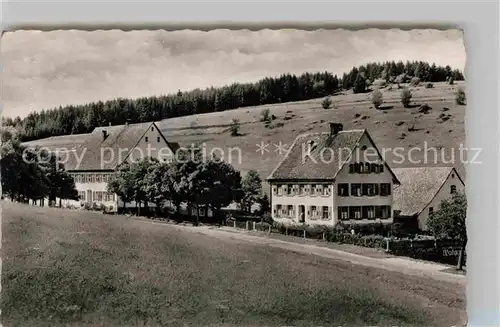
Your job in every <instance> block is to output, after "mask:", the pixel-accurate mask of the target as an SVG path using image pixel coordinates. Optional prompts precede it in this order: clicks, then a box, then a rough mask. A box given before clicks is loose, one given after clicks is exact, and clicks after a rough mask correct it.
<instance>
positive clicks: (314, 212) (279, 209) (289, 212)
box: [273, 204, 332, 221]
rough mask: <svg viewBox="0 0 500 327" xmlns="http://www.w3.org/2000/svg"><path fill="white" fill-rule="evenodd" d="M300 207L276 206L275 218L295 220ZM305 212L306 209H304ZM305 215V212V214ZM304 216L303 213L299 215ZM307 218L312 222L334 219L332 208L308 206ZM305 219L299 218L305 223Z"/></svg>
mask: <svg viewBox="0 0 500 327" xmlns="http://www.w3.org/2000/svg"><path fill="white" fill-rule="evenodd" d="M297 208H298V206H295V205H281V204H277V205H275V206H274V210H273V211H274V216H275V217H276V218H291V219H293V218H295V217H296V210H297ZM304 210H305V209H304ZM304 214H305V212H304ZM299 215H302V213H299ZM307 218H308V219H310V220H316V219H323V220H328V219H331V218H332V207H328V206H308V207H307ZM304 219H305V217H300V216H299V221H303V220H304Z"/></svg>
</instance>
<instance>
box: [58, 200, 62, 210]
mask: <svg viewBox="0 0 500 327" xmlns="http://www.w3.org/2000/svg"><path fill="white" fill-rule="evenodd" d="M61 207H62V199H61V198H59V208H61Z"/></svg>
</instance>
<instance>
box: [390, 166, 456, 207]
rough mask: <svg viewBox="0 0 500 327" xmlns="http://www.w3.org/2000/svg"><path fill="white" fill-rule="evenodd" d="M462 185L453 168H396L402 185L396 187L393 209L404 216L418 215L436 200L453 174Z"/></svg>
mask: <svg viewBox="0 0 500 327" xmlns="http://www.w3.org/2000/svg"><path fill="white" fill-rule="evenodd" d="M452 172H453V173H454V174H455V175H456V176H457V178H458V179H459V180H460V182H461V183H462V184H464V182H463V180H462V178H461V177H460V176H459V175H458V172H457V171H456V169H455V168H453V167H414V168H396V169H394V173H395V174H396V176H397V177H398V179H399V180H400V181H401V185H399V186H397V187H394V190H393V196H394V203H393V209H394V210H400V211H401V212H400V214H401V215H403V216H413V215H418V214H420V213H421V212H422V210H424V209H425V207H426V206H427V205H428V204H429V203H430V202H431V201H432V200H433V199H434V197H435V196H436V194H437V193H438V192H439V190H440V189H441V188H442V187H443V185H444V183H445V182H446V180H447V179H448V176H449V175H450V174H451V173H452Z"/></svg>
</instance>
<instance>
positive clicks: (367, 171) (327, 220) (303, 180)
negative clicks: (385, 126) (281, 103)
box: [267, 123, 400, 226]
mask: <svg viewBox="0 0 500 327" xmlns="http://www.w3.org/2000/svg"><path fill="white" fill-rule="evenodd" d="M267 180H268V182H269V183H270V185H271V206H272V217H273V219H275V220H276V221H279V222H283V223H305V224H323V225H332V226H333V225H335V224H336V223H337V222H339V221H341V222H345V223H348V224H351V223H370V222H382V223H391V222H392V219H393V212H392V203H393V198H392V189H393V186H394V185H399V184H400V182H399V180H398V178H397V176H396V175H395V174H394V172H393V171H392V170H391V168H390V167H389V166H388V165H387V164H386V162H385V161H384V160H383V157H382V155H381V154H380V152H379V150H378V149H377V147H376V145H375V143H374V142H373V140H372V138H371V137H370V135H369V134H368V132H367V131H366V130H345V131H344V130H343V126H342V125H341V124H334V123H332V124H330V131H329V132H326V133H310V134H304V135H299V136H298V137H297V138H296V139H295V141H294V142H293V144H292V146H291V147H290V149H289V150H288V152H287V154H286V155H285V157H284V158H283V160H282V161H281V162H280V163H279V164H278V165H277V167H276V168H275V169H274V170H273V172H272V173H271V175H270V176H269V177H268V179H267Z"/></svg>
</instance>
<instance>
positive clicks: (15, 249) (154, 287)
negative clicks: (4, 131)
mask: <svg viewBox="0 0 500 327" xmlns="http://www.w3.org/2000/svg"><path fill="white" fill-rule="evenodd" d="M0 204H1V205H2V211H3V212H2V220H3V227H2V234H3V238H2V253H1V255H2V298H1V302H2V323H3V325H4V326H9V327H13V326H23V327H26V326H28V327H30V326H33V327H35V326H36V327H43V326H50V327H54V326H55V327H57V326H106V327H113V326H284V325H288V326H290V325H293V326H368V325H370V326H375V325H376V326H451V325H453V324H455V323H457V322H458V321H461V320H463V319H464V310H463V308H464V291H463V289H460V288H457V287H456V286H453V285H451V284H450V285H448V284H447V283H443V282H438V281H434V280H430V279H421V278H417V277H411V276H405V275H402V274H400V273H395V272H389V271H383V270H378V269H373V268H367V267H360V266H355V265H352V264H350V263H347V262H343V261H338V260H332V259H325V258H320V257H316V256H313V255H304V254H299V253H295V252H291V251H287V250H283V249H277V248H271V247H269V246H265V245H261V244H254V243H245V242H244V241H240V240H238V239H229V238H228V239H226V240H219V239H216V238H212V237H211V236H208V235H203V234H200V233H197V232H196V228H194V227H182V226H171V225H155V224H151V223H150V222H147V221H139V220H135V219H133V218H127V217H125V216H118V215H116V216H108V215H102V214H99V213H95V212H88V211H71V210H61V209H55V208H47V207H43V208H42V207H35V206H29V205H21V204H16V203H11V202H5V201H2V202H1V203H0ZM374 281H376V282H374Z"/></svg>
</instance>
